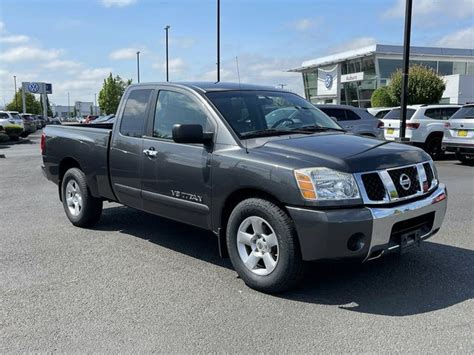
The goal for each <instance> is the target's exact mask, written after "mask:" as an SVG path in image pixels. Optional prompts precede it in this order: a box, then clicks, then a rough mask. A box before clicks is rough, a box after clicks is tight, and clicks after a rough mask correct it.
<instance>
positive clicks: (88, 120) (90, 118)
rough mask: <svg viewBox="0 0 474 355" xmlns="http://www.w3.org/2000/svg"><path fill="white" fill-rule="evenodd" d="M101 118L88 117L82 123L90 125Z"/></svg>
mask: <svg viewBox="0 0 474 355" xmlns="http://www.w3.org/2000/svg"><path fill="white" fill-rule="evenodd" d="M98 117H99V116H94V115H88V116H87V117H86V118H85V119H84V121H83V122H82V123H85V124H89V123H92V122H93V121H95V120H96V119H97V118H98Z"/></svg>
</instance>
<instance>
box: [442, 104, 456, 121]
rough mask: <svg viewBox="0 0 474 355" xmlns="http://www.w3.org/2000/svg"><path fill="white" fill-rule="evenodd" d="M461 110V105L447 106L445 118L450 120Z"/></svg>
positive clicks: (444, 113)
mask: <svg viewBox="0 0 474 355" xmlns="http://www.w3.org/2000/svg"><path fill="white" fill-rule="evenodd" d="M457 110H459V107H445V108H444V109H443V111H444V112H443V120H449V118H450V117H451V116H452V115H454V113H455V112H456V111H457Z"/></svg>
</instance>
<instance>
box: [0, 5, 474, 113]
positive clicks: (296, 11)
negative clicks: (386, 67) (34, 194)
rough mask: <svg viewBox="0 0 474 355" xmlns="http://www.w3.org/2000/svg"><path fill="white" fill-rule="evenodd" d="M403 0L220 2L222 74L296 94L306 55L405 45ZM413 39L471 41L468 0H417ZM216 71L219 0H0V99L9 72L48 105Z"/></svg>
mask: <svg viewBox="0 0 474 355" xmlns="http://www.w3.org/2000/svg"><path fill="white" fill-rule="evenodd" d="M404 6H405V0H221V81H238V79H239V77H238V75H239V74H240V80H241V82H243V83H244V82H245V83H254V84H265V85H274V86H276V85H279V84H285V85H286V86H285V88H286V89H289V90H292V91H294V92H297V93H300V94H302V92H303V82H302V78H301V74H298V73H288V72H287V70H289V69H291V68H296V67H299V66H300V65H301V63H302V62H303V61H305V60H309V59H313V58H318V57H320V56H325V55H328V54H332V53H336V52H340V51H344V50H350V49H353V48H357V47H361V46H365V45H370V44H374V43H382V44H399V45H401V44H402V43H403V26H404ZM412 21H413V23H412V45H418V46H442V47H454V48H474V1H472V0H414V9H413V20H412ZM166 25H169V26H171V28H170V30H169V59H170V60H169V63H170V81H188V80H206V81H208V80H211V81H214V80H215V79H216V64H215V63H216V0H62V1H61V0H41V1H40V0H29V1H27V0H0V105H4V104H5V103H7V102H9V101H11V99H12V97H13V93H14V83H13V82H14V80H13V76H14V75H16V77H17V85H18V86H19V85H20V83H21V82H22V81H42V82H50V83H52V84H53V94H52V95H50V100H51V102H52V103H55V104H58V105H66V104H67V96H68V93H69V94H70V102H71V104H73V103H74V101H94V94H96V93H97V94H98V92H99V91H100V88H101V86H102V83H103V80H104V78H105V77H106V76H107V75H108V74H109V73H113V75H114V76H115V75H120V76H121V77H122V78H126V79H132V80H133V82H136V81H137V69H136V52H137V51H138V50H139V51H140V52H141V54H140V80H141V82H148V81H164V80H165V79H166V76H165V31H164V27H165V26H166Z"/></svg>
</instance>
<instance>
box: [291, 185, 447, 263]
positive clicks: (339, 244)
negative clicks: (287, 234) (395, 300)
mask: <svg viewBox="0 0 474 355" xmlns="http://www.w3.org/2000/svg"><path fill="white" fill-rule="evenodd" d="M446 208H447V192H446V187H445V185H444V184H439V186H438V187H437V189H436V190H434V191H433V192H432V193H431V194H429V195H427V196H424V197H423V198H422V199H419V200H416V201H412V202H408V203H405V204H401V205H396V206H388V207H387V206H385V207H383V206H377V207H361V208H355V209H354V208H352V209H334V210H324V211H322V210H311V209H306V208H298V207H287V210H288V212H289V213H290V215H291V217H292V219H293V221H294V223H295V226H296V231H297V234H298V239H299V244H300V248H301V254H302V257H303V260H323V259H345V258H355V259H361V260H371V259H375V258H378V257H380V256H382V255H383V254H387V253H389V252H393V251H396V250H399V249H400V248H401V246H403V247H406V246H409V244H416V242H417V241H419V240H424V239H427V238H429V237H430V236H432V235H433V234H435V233H436V232H438V230H439V229H440V227H441V224H442V223H443V219H444V215H445V213H446ZM411 233H415V234H416V236H417V238H416V239H413V240H410V239H409V238H405V237H406V236H407V235H411ZM407 240H408V241H407Z"/></svg>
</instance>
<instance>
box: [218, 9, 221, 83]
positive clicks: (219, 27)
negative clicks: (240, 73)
mask: <svg viewBox="0 0 474 355" xmlns="http://www.w3.org/2000/svg"><path fill="white" fill-rule="evenodd" d="M219 81H221V1H220V0H217V82H219Z"/></svg>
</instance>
